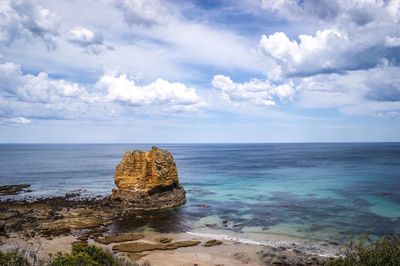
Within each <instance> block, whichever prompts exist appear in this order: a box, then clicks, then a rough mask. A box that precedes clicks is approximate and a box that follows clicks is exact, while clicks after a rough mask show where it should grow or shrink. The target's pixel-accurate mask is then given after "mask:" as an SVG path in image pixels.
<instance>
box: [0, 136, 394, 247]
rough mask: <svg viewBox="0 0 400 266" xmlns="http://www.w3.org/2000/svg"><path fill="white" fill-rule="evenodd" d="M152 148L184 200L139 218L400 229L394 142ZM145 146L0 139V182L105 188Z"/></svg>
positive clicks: (339, 233)
mask: <svg viewBox="0 0 400 266" xmlns="http://www.w3.org/2000/svg"><path fill="white" fill-rule="evenodd" d="M158 146H159V147H162V148H166V149H168V150H170V151H171V152H172V153H173V155H174V158H175V160H176V162H177V166H178V172H179V176H180V180H181V183H182V184H183V186H184V187H185V189H186V190H187V200H188V202H187V204H186V205H184V206H183V207H182V208H180V209H178V210H175V211H170V212H166V213H161V214H158V217H156V218H155V219H154V221H152V220H151V219H147V220H143V221H138V222H137V224H136V225H146V224H147V225H149V226H154V227H157V228H158V229H159V230H166V231H168V230H173V229H176V228H185V229H187V230H192V229H193V228H208V227H210V226H211V227H213V226H214V225H213V224H215V227H217V228H219V229H221V226H222V221H223V220H227V221H228V224H227V226H226V227H225V226H222V229H224V230H231V231H237V232H256V233H260V234H268V233H277V234H287V235H289V236H298V237H303V238H308V239H325V240H326V239H330V240H332V239H334V240H337V241H341V240H345V239H347V238H348V237H349V236H356V235H359V234H364V233H368V234H371V235H384V234H389V233H395V232H399V231H400V143H369V144H360V143H357V144H356V143H354V144H348V143H347V144H198V145H194V144H185V145H183V144H182V145H158ZM150 147H151V146H150V145H143V144H140V145H137V144H82V145H79V144H76V145H75V144H65V145H64V144H2V145H0V185H6V184H17V183H30V184H32V188H33V192H31V193H27V194H26V195H23V196H52V195H64V194H65V193H67V192H70V191H74V190H77V189H84V190H86V193H87V194H90V195H105V194H107V193H109V192H110V191H111V189H112V188H113V187H114V182H113V173H114V170H115V166H116V165H117V164H118V162H119V160H120V159H121V158H122V155H123V153H124V152H125V151H127V150H133V149H149V148H150ZM156 216H157V215H156ZM160 217H162V219H163V220H162V222H161V223H160ZM156 224H157V226H156ZM206 224H209V225H208V227H207V226H206ZM210 224H211V225H210Z"/></svg>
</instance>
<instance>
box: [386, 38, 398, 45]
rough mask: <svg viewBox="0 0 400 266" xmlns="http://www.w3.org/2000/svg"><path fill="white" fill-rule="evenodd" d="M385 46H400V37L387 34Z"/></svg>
mask: <svg viewBox="0 0 400 266" xmlns="http://www.w3.org/2000/svg"><path fill="white" fill-rule="evenodd" d="M385 46H386V47H399V46H400V38H399V37H390V36H387V37H386V38H385Z"/></svg>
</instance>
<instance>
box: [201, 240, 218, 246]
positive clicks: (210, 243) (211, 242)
mask: <svg viewBox="0 0 400 266" xmlns="http://www.w3.org/2000/svg"><path fill="white" fill-rule="evenodd" d="M221 244H222V241H221V240H217V239H213V240H208V241H207V242H206V243H204V245H203V246H205V247H212V246H218V245H221Z"/></svg>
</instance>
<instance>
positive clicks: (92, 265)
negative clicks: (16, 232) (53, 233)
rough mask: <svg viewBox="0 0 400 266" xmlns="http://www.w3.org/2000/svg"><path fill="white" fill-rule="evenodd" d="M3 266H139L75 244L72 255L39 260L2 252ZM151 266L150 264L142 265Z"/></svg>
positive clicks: (22, 251)
mask: <svg viewBox="0 0 400 266" xmlns="http://www.w3.org/2000/svg"><path fill="white" fill-rule="evenodd" d="M0 265H1V266H31V265H32V266H35V265H42V266H139V264H137V263H134V262H129V261H126V260H125V259H123V258H118V257H115V256H113V255H112V254H111V252H109V251H106V250H104V249H102V248H99V247H96V246H94V245H84V244H80V243H74V244H73V245H72V250H71V252H70V253H61V252H58V253H57V254H49V256H48V257H47V258H39V255H38V252H32V251H29V250H27V249H17V250H13V251H9V252H0ZM141 265H142V266H149V265H150V264H149V263H148V262H144V263H143V264H141Z"/></svg>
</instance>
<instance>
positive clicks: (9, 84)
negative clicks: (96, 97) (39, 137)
mask: <svg viewBox="0 0 400 266" xmlns="http://www.w3.org/2000/svg"><path fill="white" fill-rule="evenodd" d="M0 81H1V83H0V93H1V91H3V93H1V94H4V93H6V94H8V95H12V96H15V97H16V98H17V99H18V100H20V101H25V102H42V103H49V102H53V101H57V100H59V99H60V98H63V97H85V95H86V94H87V92H86V90H85V89H84V88H83V87H81V86H79V85H78V84H77V83H73V82H68V81H65V80H62V79H60V80H53V79H50V78H49V76H48V74H47V73H44V72H40V73H39V74H37V75H30V74H28V75H24V74H23V72H22V69H21V66H20V65H17V64H14V63H4V64H0ZM1 94H0V95H1Z"/></svg>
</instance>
